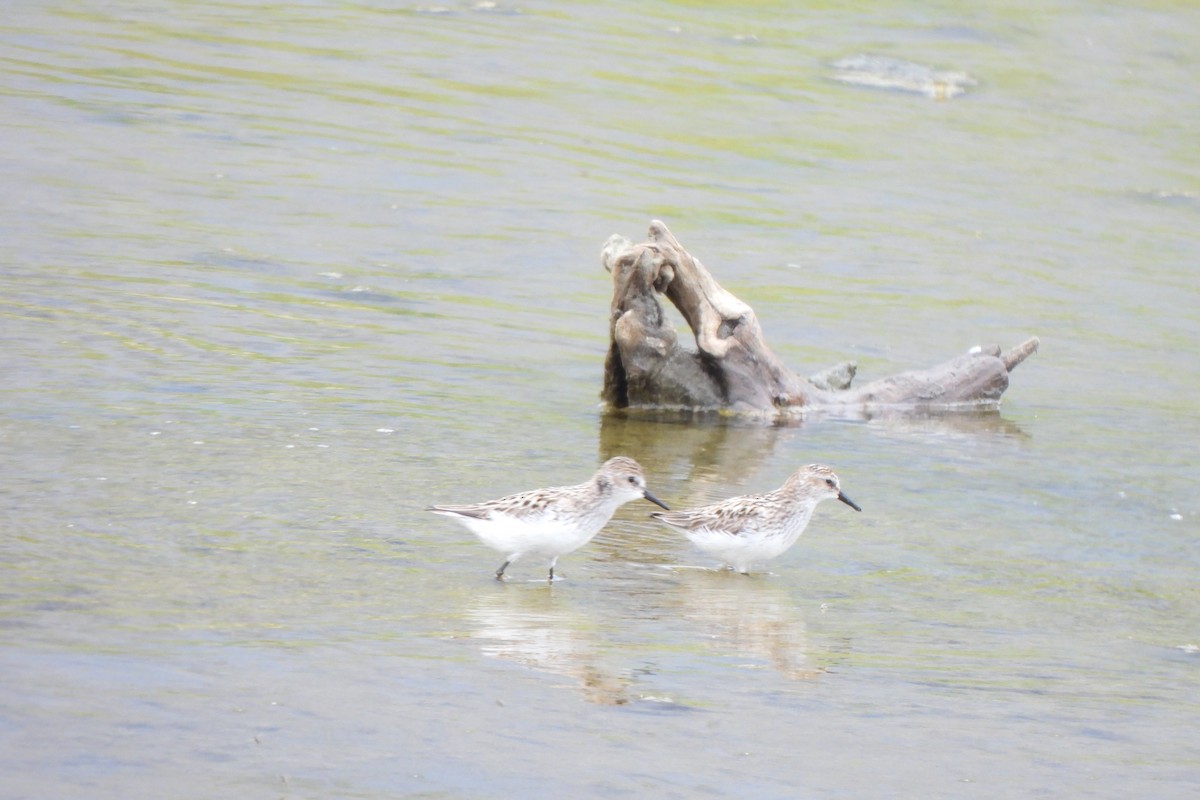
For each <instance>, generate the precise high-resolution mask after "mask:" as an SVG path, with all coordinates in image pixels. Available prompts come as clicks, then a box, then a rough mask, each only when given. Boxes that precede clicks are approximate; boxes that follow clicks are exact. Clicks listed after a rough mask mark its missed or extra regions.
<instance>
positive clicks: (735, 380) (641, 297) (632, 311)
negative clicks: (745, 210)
mask: <svg viewBox="0 0 1200 800" xmlns="http://www.w3.org/2000/svg"><path fill="white" fill-rule="evenodd" d="M601 260H602V261H603V264H604V267H605V269H607V270H608V271H609V272H611V273H612V278H613V297H612V315H611V318H610V320H609V348H608V356H607V358H606V359H605V364H604V389H603V392H602V397H603V399H604V401H605V403H606V404H607V405H608V407H609V408H612V409H624V408H677V409H695V410H727V411H732V412H735V413H745V414H778V413H787V412H789V411H803V410H807V409H815V408H835V407H840V408H853V407H861V408H864V409H868V408H872V407H883V406H891V407H904V406H909V407H913V408H925V409H928V408H947V409H950V408H955V407H979V406H980V405H987V404H992V405H995V404H996V403H998V402H999V400H1000V396H1001V395H1002V394H1003V393H1004V390H1005V389H1007V388H1008V375H1009V373H1010V372H1011V371H1012V370H1013V369H1014V368H1015V367H1016V366H1017V365H1018V364H1020V363H1021V362H1022V361H1024V360H1025V359H1026V358H1027V357H1028V356H1029V355H1030V354H1032V353H1034V352H1036V351H1037V348H1038V340H1037V338H1032V339H1029V340H1028V341H1026V342H1025V343H1024V344H1021V345H1019V346H1017V347H1014V348H1013V349H1012V350H1009V351H1008V352H1007V353H1003V352H1002V351H1001V349H1000V348H999V347H998V346H996V347H991V348H975V349H974V350H972V351H971V352H969V353H966V354H963V355H960V356H958V357H957V358H954V359H951V360H950V361H947V362H946V363H944V364H941V365H938V366H935V367H931V368H929V369H924V370H915V371H912V372H904V373H901V374H899V375H893V376H891V377H888V378H882V379H880V380H876V381H872V382H870V383H867V384H864V385H862V386H859V387H857V388H851V386H850V384H851V381H852V380H853V378H854V372H855V365H854V364H853V363H852V362H847V363H844V364H840V365H838V366H837V367H834V368H832V369H829V370H826V371H825V372H824V373H821V374H820V375H818V376H814V377H812V378H802V377H800V376H799V375H797V374H795V373H794V372H792V371H791V370H789V369H788V368H787V367H786V366H784V365H783V363H782V362H780V360H779V359H778V357H776V355H775V354H774V353H773V352H772V351H771V348H770V347H768V346H767V342H766V340H765V339H764V338H763V333H762V328H761V327H760V326H759V324H758V319H757V317H756V316H755V314H754V309H752V308H750V306H748V305H746V304H745V303H743V302H742V301H741V300H739V299H738V298H736V297H734V296H733V295H732V294H730V293H729V292H727V291H726V290H725V289H723V288H721V285H720V284H718V283H717V281H716V280H715V279H714V278H713V276H712V275H711V274H710V273H709V271H708V270H707V269H705V267H704V265H703V264H701V263H700V260H699V259H697V258H695V257H694V256H692V255H691V254H690V253H688V252H687V250H685V249H684V248H683V245H681V244H680V243H679V241H678V240H677V239H676V238H675V237H674V236H672V235H671V232H670V231H669V230H667V226H666V225H664V224H663V223H661V222H659V221H658V220H655V221H653V222H652V223H650V234H649V238H648V240H647V241H645V242H643V243H642V244H637V245H635V244H633V243H632V242H630V241H629V240H628V239H626V238H624V237H622V236H613V237H611V238H610V239H609V240H608V242H607V243H606V244H605V246H604V249H603V251H602V252H601ZM658 295H663V296H664V297H666V298H667V299H668V300H670V301H671V303H672V304H674V306H675V307H676V308H677V309H679V312H680V313H681V314H682V315H683V318H684V319H685V320H686V321H687V324H688V325H689V326H690V327H691V329H692V333H693V334H694V335H695V344H696V349H695V350H692V349H690V348H687V347H684V346H682V345H681V344H680V343H679V338H678V336H677V334H676V332H675V329H674V327H673V326H672V325H671V323H670V321H669V320H668V319H667V316H666V314H664V313H663V308H662V306H661V305H660V304H659V300H658Z"/></svg>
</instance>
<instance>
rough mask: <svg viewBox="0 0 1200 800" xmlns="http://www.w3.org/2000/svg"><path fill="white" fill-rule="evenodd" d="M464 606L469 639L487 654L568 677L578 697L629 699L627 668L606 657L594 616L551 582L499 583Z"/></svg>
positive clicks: (615, 701)
mask: <svg viewBox="0 0 1200 800" xmlns="http://www.w3.org/2000/svg"><path fill="white" fill-rule="evenodd" d="M498 589H499V590H498V591H495V592H488V593H485V594H480V595H479V596H478V597H476V598H475V599H474V601H473V602H472V603H471V604H470V606H469V607H468V608H467V610H466V618H467V621H468V623H469V624H470V625H471V626H472V631H471V638H472V639H474V640H475V641H477V642H478V643H479V651H480V652H481V653H482V654H483V655H485V656H487V657H489V658H499V659H503V660H505V661H511V662H514V663H517V664H521V665H523V666H526V667H529V668H531V669H535V670H538V671H540V672H545V673H549V674H551V675H559V676H562V677H564V678H569V679H571V681H572V682H573V683H574V685H575V687H576V688H577V689H578V690H579V691H580V693H581V694H582V695H583V697H584V698H585V699H586V700H588V701H589V702H593V703H598V704H601V705H624V704H625V703H628V702H629V701H630V683H631V676H630V672H629V670H627V669H621V668H617V667H615V666H613V665H611V664H609V663H607V662H606V660H605V657H604V653H603V649H602V647H601V642H600V640H599V638H598V636H597V633H596V621H595V619H593V618H592V617H591V616H590V615H589V614H588V613H587V612H585V611H584V610H583V609H582V608H580V607H579V606H578V605H577V604H576V602H575V601H573V600H572V599H571V598H570V597H569V596H566V595H563V594H562V593H556V592H555V591H554V589H553V587H551V586H546V587H544V588H535V587H531V586H507V585H502V586H498Z"/></svg>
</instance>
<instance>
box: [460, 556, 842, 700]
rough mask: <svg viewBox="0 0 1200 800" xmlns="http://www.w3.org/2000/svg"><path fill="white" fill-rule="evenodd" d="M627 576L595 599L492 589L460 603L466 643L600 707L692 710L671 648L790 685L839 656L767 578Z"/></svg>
mask: <svg viewBox="0 0 1200 800" xmlns="http://www.w3.org/2000/svg"><path fill="white" fill-rule="evenodd" d="M625 577H626V579H625V580H622V579H617V580H616V581H613V582H609V583H607V584H605V585H604V587H603V588H602V589H600V591H601V593H602V594H604V595H606V596H605V597H604V598H603V602H598V603H597V602H591V601H589V600H586V599H584V598H581V597H579V596H577V595H575V594H569V593H567V592H564V591H562V590H561V589H559V588H556V587H549V586H534V585H532V583H528V584H527V583H514V584H510V585H498V586H497V587H496V589H497V590H496V591H493V592H484V593H481V594H479V595H477V596H475V597H474V598H472V599H471V601H470V602H469V604H468V605H467V606H466V608H465V613H464V617H465V621H466V622H467V624H468V626H469V628H470V633H469V637H470V639H471V640H472V641H473V642H475V643H476V644H477V645H478V647H479V652H480V653H481V654H482V655H484V656H486V657H488V658H496V659H500V660H503V661H508V662H511V663H515V664H520V665H521V666H524V667H527V668H529V669H532V670H536V671H537V672H541V673H545V674H548V675H554V676H558V677H561V678H565V679H568V681H569V683H568V684H567V686H569V688H572V689H574V690H575V691H578V692H579V694H580V695H581V697H582V698H583V699H585V700H586V701H588V702H591V703H596V704H599V705H627V704H637V703H654V704H656V705H662V704H667V705H676V706H680V707H681V708H682V707H687V706H689V705H690V703H689V701H688V700H687V699H686V697H687V696H688V694H689V692H688V690H687V687H686V686H685V685H684V684H686V683H687V682H688V681H689V680H690V679H689V678H688V677H686V676H680V675H678V674H676V672H675V671H674V670H673V669H671V667H670V666H669V664H665V663H664V661H669V659H670V654H671V653H672V652H678V653H690V654H692V655H694V656H698V657H699V662H698V664H699V665H700V670H699V671H700V672H702V673H704V672H710V671H711V672H714V673H716V672H720V671H722V670H724V669H727V668H728V667H729V665H730V662H731V661H733V662H734V664H735V666H736V667H737V668H738V669H743V670H751V671H753V670H771V671H773V672H775V673H776V674H777V675H778V676H779V677H781V678H783V679H785V680H788V681H808V680H814V679H819V678H820V677H821V676H822V675H823V674H824V673H825V672H827V671H828V665H829V664H830V663H832V662H834V661H836V660H837V655H836V653H832V652H824V651H823V650H822V648H821V647H820V646H816V647H814V646H813V645H812V643H811V642H810V638H809V634H808V626H807V623H806V620H805V616H804V612H803V611H802V610H801V609H800V608H798V607H797V605H796V603H795V599H794V598H793V597H792V596H791V595H790V593H789V591H788V590H787V589H786V588H785V587H783V586H782V585H779V584H773V583H771V582H770V581H769V580H768V579H766V578H765V577H762V576H759V577H747V576H744V575H735V574H732V573H728V572H724V571H718V570H710V569H701V568H693V567H679V568H666V567H662V566H649V565H643V566H642V567H641V568H640V569H637V568H635V569H634V574H633V575H629V574H627V575H626V576H625ZM594 599H595V598H593V600H594ZM643 640H644V641H648V642H651V643H652V644H651V645H646V644H644V643H642V644H638V642H639V641H643ZM668 642H669V644H668ZM647 647H649V649H646V648H647ZM704 664H707V665H708V666H707V668H705V667H703V665H704ZM696 668H697V663H696V662H693V664H692V667H691V668H690V671H694V670H695V669H696Z"/></svg>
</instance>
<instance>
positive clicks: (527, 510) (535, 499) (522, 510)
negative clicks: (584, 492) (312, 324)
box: [429, 489, 562, 519]
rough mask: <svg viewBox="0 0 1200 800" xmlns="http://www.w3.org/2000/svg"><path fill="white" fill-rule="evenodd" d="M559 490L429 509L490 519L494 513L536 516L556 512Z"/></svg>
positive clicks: (533, 492) (534, 491)
mask: <svg viewBox="0 0 1200 800" xmlns="http://www.w3.org/2000/svg"><path fill="white" fill-rule="evenodd" d="M558 492H561V489H553V490H550V489H533V490H531V491H528V492H521V493H520V494H513V495H509V496H508V497H501V498H500V499H499V500H487V501H484V502H482V503H472V504H470V505H461V506H432V507H431V508H430V509H429V510H430V511H439V512H441V513H443V514H456V515H458V516H460V517H474V518H475V519H489V518H491V516H492V514H493V513H500V514H516V515H518V516H535V517H536V516H542V515H544V514H547V513H554V511H555V508H554V506H555V505H556V502H555V501H556V500H559V499H561V497H562V495H561V494H558Z"/></svg>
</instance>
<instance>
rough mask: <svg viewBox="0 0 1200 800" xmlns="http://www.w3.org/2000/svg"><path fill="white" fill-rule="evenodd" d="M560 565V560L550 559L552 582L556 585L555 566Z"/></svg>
mask: <svg viewBox="0 0 1200 800" xmlns="http://www.w3.org/2000/svg"><path fill="white" fill-rule="evenodd" d="M557 563H558V558H557V557H555V558H552V559H550V582H551V583H554V565H555V564H557Z"/></svg>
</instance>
